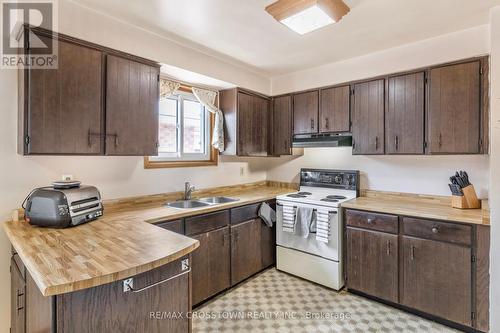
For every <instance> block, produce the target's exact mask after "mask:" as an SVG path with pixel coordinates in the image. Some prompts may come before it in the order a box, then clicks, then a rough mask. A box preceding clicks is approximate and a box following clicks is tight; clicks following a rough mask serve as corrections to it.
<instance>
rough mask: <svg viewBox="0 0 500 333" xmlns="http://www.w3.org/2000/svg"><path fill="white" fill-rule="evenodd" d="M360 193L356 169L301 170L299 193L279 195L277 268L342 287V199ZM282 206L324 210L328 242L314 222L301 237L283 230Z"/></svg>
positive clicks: (318, 281) (350, 197)
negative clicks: (324, 239)
mask: <svg viewBox="0 0 500 333" xmlns="http://www.w3.org/2000/svg"><path fill="white" fill-rule="evenodd" d="M358 195H359V171H347V170H322V169H302V170H301V171H300V189H299V191H298V192H295V193H289V194H284V195H280V196H278V197H277V198H276V199H277V206H276V208H277V219H276V244H277V247H276V267H277V269H278V270H281V271H284V272H288V273H290V274H294V275H297V276H300V277H302V278H304V279H306V280H310V281H313V282H316V283H319V284H321V285H324V286H327V287H329V288H332V289H335V290H340V289H341V288H342V287H343V286H344V276H343V270H342V265H343V263H342V235H343V227H342V225H343V224H342V211H341V210H340V207H341V205H342V202H345V201H348V200H351V199H353V198H356V197H357V196H358ZM283 206H293V207H294V208H295V209H296V208H298V207H308V208H311V209H313V210H314V211H317V210H321V211H327V212H328V214H329V215H328V216H329V222H330V235H329V239H328V242H327V243H325V242H322V241H319V240H317V239H316V232H315V230H314V223H313V224H312V226H311V230H310V233H309V236H308V237H307V238H303V237H302V236H299V235H297V234H295V233H290V232H286V231H283Z"/></svg>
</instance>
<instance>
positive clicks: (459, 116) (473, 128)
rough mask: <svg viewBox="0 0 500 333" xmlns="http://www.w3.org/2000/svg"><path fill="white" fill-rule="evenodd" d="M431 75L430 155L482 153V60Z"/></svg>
mask: <svg viewBox="0 0 500 333" xmlns="http://www.w3.org/2000/svg"><path fill="white" fill-rule="evenodd" d="M429 73H430V74H429V108H428V116H427V119H428V120H427V143H428V148H427V152H428V153H429V154H477V153H480V152H481V150H482V147H481V146H482V141H481V119H482V115H481V61H480V60H477V61H472V62H466V63H461V64H455V65H448V66H442V67H436V68H432V69H431V70H430V71H429ZM483 89H484V87H483Z"/></svg>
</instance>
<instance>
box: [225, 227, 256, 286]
mask: <svg viewBox="0 0 500 333" xmlns="http://www.w3.org/2000/svg"><path fill="white" fill-rule="evenodd" d="M261 224H262V222H261V220H260V219H254V220H250V221H246V222H243V223H240V224H237V225H233V226H231V284H232V285H235V284H237V283H238V282H241V281H243V280H244V279H246V278H248V277H250V276H251V275H253V274H255V273H257V272H258V271H259V270H260V269H261V267H262V259H261V256H262V249H261V242H260V239H261Z"/></svg>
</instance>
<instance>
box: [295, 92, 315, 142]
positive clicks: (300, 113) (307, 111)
mask: <svg viewBox="0 0 500 333" xmlns="http://www.w3.org/2000/svg"><path fill="white" fill-rule="evenodd" d="M318 108H319V91H318V90H314V91H308V92H303V93H299V94H295V95H293V134H294V135H296V134H315V133H318Z"/></svg>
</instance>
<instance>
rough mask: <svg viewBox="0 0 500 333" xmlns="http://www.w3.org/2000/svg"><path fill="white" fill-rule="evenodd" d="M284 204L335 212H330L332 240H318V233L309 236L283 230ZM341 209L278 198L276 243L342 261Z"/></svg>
mask: <svg viewBox="0 0 500 333" xmlns="http://www.w3.org/2000/svg"><path fill="white" fill-rule="evenodd" d="M283 204H293V206H294V207H310V208H313V209H314V208H316V209H317V208H324V209H328V210H329V211H331V212H333V213H331V214H330V240H329V242H328V243H324V242H321V241H319V240H316V233H309V236H308V237H307V238H304V237H302V236H297V235H295V234H294V233H290V232H285V231H283ZM339 215H340V210H339V209H338V208H332V207H327V206H318V205H310V204H303V203H297V202H294V203H291V202H286V201H280V200H278V202H277V205H276V244H277V245H278V246H282V247H286V248H289V249H293V250H298V251H302V252H306V253H310V254H313V255H316V256H319V257H322V258H325V259H329V260H334V261H340V259H339V257H340V255H341V249H342V225H341V223H340V216H339Z"/></svg>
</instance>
